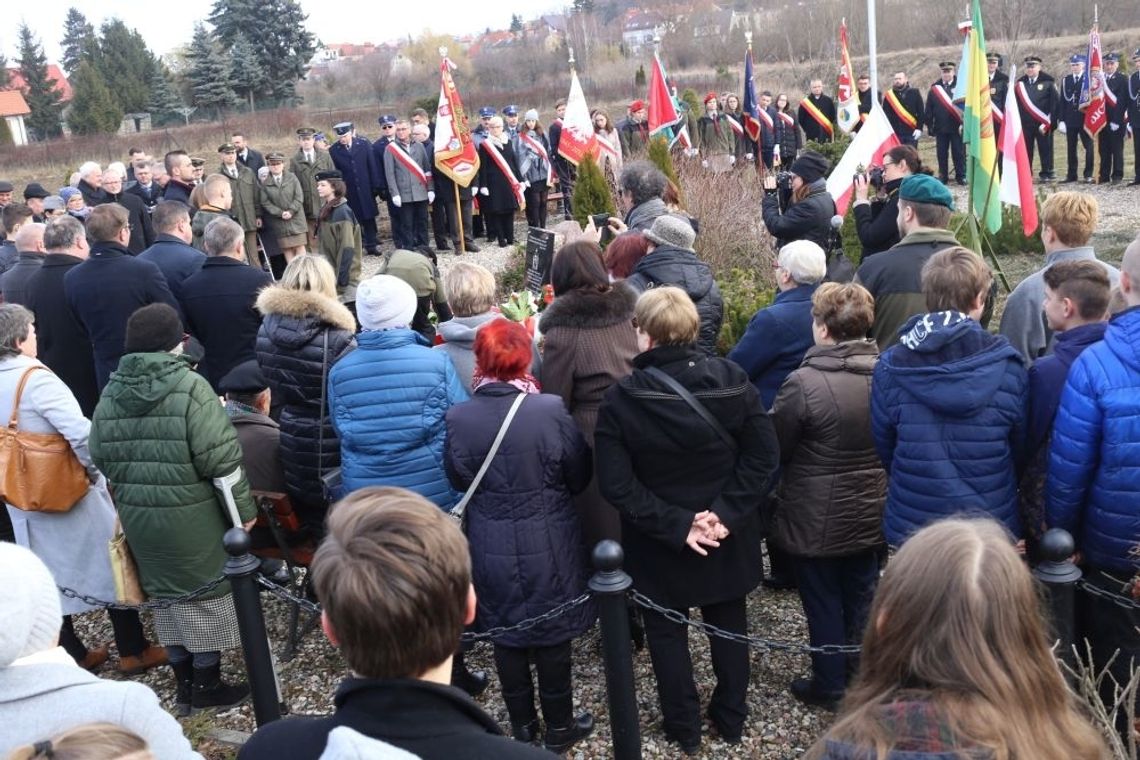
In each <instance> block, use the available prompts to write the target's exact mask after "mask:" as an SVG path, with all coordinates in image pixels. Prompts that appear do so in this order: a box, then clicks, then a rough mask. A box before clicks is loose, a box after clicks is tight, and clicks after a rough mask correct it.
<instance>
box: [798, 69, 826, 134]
mask: <svg viewBox="0 0 1140 760" xmlns="http://www.w3.org/2000/svg"><path fill="white" fill-rule="evenodd" d="M809 89H810V90H811V92H810V94H809V95H808V96H807V97H806V98H804V99H803V100H802V101H800V108H799V111H798V113H797V116H798V117H799V125H800V127H801V128H802V129H803V131H804V137H805V138H806V139H808V140H814V141H816V142H821V143H824V142H831V141H832V139H833V138H834V135H835V101H834V100H832V99H831V98H829V97H828V96H827V95H824V94H823V80H822V79H813V80H811V84H810V86H809Z"/></svg>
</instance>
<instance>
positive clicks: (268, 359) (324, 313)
mask: <svg viewBox="0 0 1140 760" xmlns="http://www.w3.org/2000/svg"><path fill="white" fill-rule="evenodd" d="M257 310H258V311H260V312H261V314H262V316H263V320H262V323H261V329H260V330H258V331H257V342H256V349H257V363H258V365H259V366H260V367H261V371H262V373H263V374H264V375H265V380H266V382H268V383H269V389H270V391H271V394H272V397H273V404H274V406H279V407H280V409H281V416H280V418H279V419H278V422H279V423H280V424H281V465H282V466H283V467H284V468H285V482H286V484H287V485H288V491H287V492H288V494H289V498H290V499H292V500H293V503H294V504H301V505H303V506H306V507H319V506H322V505H323V504H322V502H323V494H322V489H321V481H320V475H321V473H322V472H326V471H328V470H331V469H334V468H336V467H339V466H340V443H339V442H338V441H337V438H336V431H335V430H334V429H333V425H332V420H331V418H329V417H328V414H327V411H326V412H325V414H324V415H322V414H321V408H320V407H321V374H322V373H321V368H322V366H323V365H324V364H325V363H326V356H327V364H328V365H329V366H330V367H331V366H332V365H333V364H334V363H335V362H336V361H337V360H338V359H340V358H341V357H342V356H343V355H344V354H345V353H346V352H347V351H348V350H349V349H351V348H352V347H353V346H354V345H355V340H354V338H353V334H354V333H355V331H356V320H355V319H354V318H353V316H352V312H350V311H349V310H348V309H347V308H346V307H345V306H343V305H342V304H341V303H340V302H339V301H336V300H335V299H332V298H328V297H326V296H322V295H320V294H318V293H312V292H310V291H303V290H290V289H288V288H284V287H281V286H279V285H274V286H271V287H268V288H266V289H265V290H263V291H261V295H260V296H258V297H257ZM326 333H327V334H328V352H327V355H326V353H325V348H324V346H325V343H324V336H325V334H326ZM325 408H326V409H327V408H328V400H327V398H326V400H325ZM322 416H324V419H325V423H324V427H323V429H324V433H323V438H322V433H321V430H322V427H321V424H320V419H321V418H322ZM322 440H323V443H322ZM318 452H319V453H318Z"/></svg>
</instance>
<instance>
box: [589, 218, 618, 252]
mask: <svg viewBox="0 0 1140 760" xmlns="http://www.w3.org/2000/svg"><path fill="white" fill-rule="evenodd" d="M590 216H591V218H592V219H593V220H594V226H595V227H596V228H597V229H598V230H599V232H601V235H600V236H599V238H598V244H599V245H602V246H604V245H606V243H608V242H610V240H612V239H613V237H614V231H613V229H611V228H610V215H609V214H591V215H590Z"/></svg>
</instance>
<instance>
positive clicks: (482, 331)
mask: <svg viewBox="0 0 1140 760" xmlns="http://www.w3.org/2000/svg"><path fill="white" fill-rule="evenodd" d="M532 359H533V348H532V347H531V342H530V333H528V332H527V331H526V328H525V327H523V326H522V325H521V324H519V323H518V322H512V321H510V320H509V319H503V318H502V317H500V318H498V319H495V320H492V321H491V322H488V323H487V324H485V325H483V326H482V327H480V328H479V332H478V333H476V335H475V367H476V370H477V372H478V373H479V374H481V375H483V376H484V377H488V378H493V379H495V380H502V381H509V380H518V379H519V378H522V377H526V374H527V372H529V371H530V364H531V360H532Z"/></svg>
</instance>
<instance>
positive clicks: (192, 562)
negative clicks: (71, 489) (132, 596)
mask: <svg viewBox="0 0 1140 760" xmlns="http://www.w3.org/2000/svg"><path fill="white" fill-rule="evenodd" d="M88 445H89V447H90V450H91V458H92V460H94V462H95V464H96V466H98V468H99V470H100V471H102V472H103V474H104V475H106V476H107V480H108V481H109V482H110V485H111V492H112V494H113V495H114V499H115V506H116V509H117V510H118V512H119V519H120V520H121V521H122V524H123V532H124V533H125V534H126V536H127V543H128V544H130V547H131V551H132V552H133V553H134V556H135V561H136V562H137V563H138V567H139V574H140V576H141V578H142V585H143V588H144V589H145V591H146V592H147V594H148V595H150V596H151V597H156V598H169V597H173V596H178V595H180V594H184V593H187V592H189V591H192V590H194V589H196V588H198V587H199V586H202V585H204V584H205V583H207V582H209V581H211V580H213V579H215V578H217V577H219V576H220V575H221V574H222V567H223V566H224V564H225V561H226V552H225V550H224V549H223V548H222V535H223V534H224V533H225V532H226V530H227V529H229V528H232V527H233V523H232V521H231V519H230V517H229V514H228V512H227V510H226V506H225V502H224V500H223V499H222V497H221V495H220V493H219V492H218V491H217V489H215V487H214V485H213V482H212V481H213V479H214V478H218V477H221V476H223V475H228V474H230V473H232V472H233V471H234V470H239V471H240V468H241V462H242V452H241V447H240V446H239V445H238V441H237V434H236V433H235V432H234V428H233V425H232V424H230V421H229V418H228V417H227V416H226V412H225V409H224V408H223V407H222V405H221V403H220V402H219V401H218V397H217V396H216V395H215V394H214V392H213V390H211V388H210V384H209V382H207V381H206V379H205V378H204V377H202V376H201V375H199V374H198V373H196V372H194V371H192V370H191V369H190V363H189V361H188V360H187V359H186V358H185V357H183V356H174V355H172V354H167V353H143V354H127V355H126V356H124V357H123V358H122V359H121V360H120V361H119V368H118V369H117V370H116V371H115V372H113V373H112V374H111V379H110V381H109V382H108V383H107V387H106V388H104V389H103V395H102V397H101V398H100V399H99V405H98V406H97V407H96V408H95V414H94V415H93V416H92V420H91V435H90V438H89V441H88ZM234 499H235V501H236V503H237V508H238V513H239V515H240V518H241V521H242V522H246V521H249V520H251V519H253V517H254V516H255V515H256V514H257V510H256V508H255V507H254V504H253V500H252V499H251V497H250V493H249V483H248V482H247V481H246V479H245V475H244V473H242V476H241V479H240V481H239V482H238V483H237V485H236V486H235V487H234ZM228 592H229V586H228V585H227V584H222V585H221V586H220V587H218V588H217V589H215V590H214V591H213V592H211V593H209V594H206V595H205V597H204V598H207V599H208V598H213V597H218V596H223V595H224V594H226V593H228Z"/></svg>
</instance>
